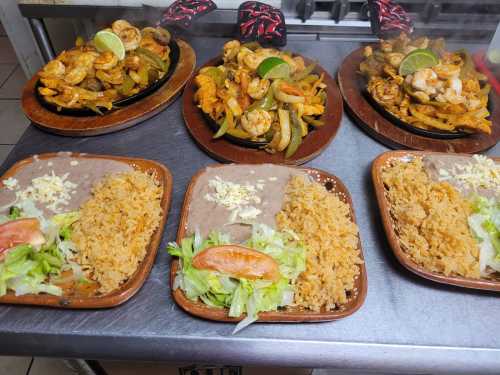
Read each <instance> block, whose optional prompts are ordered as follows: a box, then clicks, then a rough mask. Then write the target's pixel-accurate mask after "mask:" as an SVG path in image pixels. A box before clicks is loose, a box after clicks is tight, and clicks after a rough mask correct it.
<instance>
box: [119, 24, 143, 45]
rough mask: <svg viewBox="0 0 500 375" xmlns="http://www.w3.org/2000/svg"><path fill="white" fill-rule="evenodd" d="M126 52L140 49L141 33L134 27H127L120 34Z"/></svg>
mask: <svg viewBox="0 0 500 375" xmlns="http://www.w3.org/2000/svg"><path fill="white" fill-rule="evenodd" d="M118 36H119V37H120V39H121V40H122V42H123V46H124V47H125V50H126V51H131V50H134V49H136V48H137V47H139V44H140V42H141V39H142V38H141V31H140V30H139V29H138V28H137V27H134V26H131V27H127V28H125V29H123V30H122V31H120V32H119V33H118Z"/></svg>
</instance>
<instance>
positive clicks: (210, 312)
mask: <svg viewBox="0 0 500 375" xmlns="http://www.w3.org/2000/svg"><path fill="white" fill-rule="evenodd" d="M210 167H212V168H213V167H215V168H221V167H224V166H223V165H220V164H215V165H211V166H210ZM290 168H298V169H301V170H304V171H305V172H307V173H308V174H309V175H310V176H311V177H312V178H313V179H314V180H315V181H317V182H319V183H321V184H323V185H325V187H326V189H327V190H328V191H330V192H331V193H332V194H337V195H338V196H339V198H340V199H341V200H342V201H344V202H345V203H347V204H348V205H349V207H350V212H351V218H352V220H353V221H354V222H356V218H355V216H354V209H353V206H352V200H351V196H350V194H349V191H348V190H347V188H346V187H345V186H344V184H343V183H342V181H340V179H339V178H338V177H336V176H334V175H331V174H329V173H327V172H325V171H322V170H319V169H314V168H299V167H290ZM205 170H206V169H205V168H204V169H202V170H200V171H198V172H197V173H196V174H195V175H194V176H193V178H192V179H191V182H190V183H189V186H188V188H187V190H186V195H185V197H184V204H183V206H182V213H181V219H180V223H179V229H178V231H177V242H178V243H180V241H181V240H182V239H183V238H184V237H185V235H186V224H187V219H188V210H189V205H190V204H191V201H192V200H193V198H194V197H193V188H194V186H195V184H196V181H197V180H198V178H199V177H200V176H201V175H202V174H203V173H204V172H205ZM358 247H359V250H360V257H361V259H362V260H364V258H363V249H362V248H361V242H360V241H359V235H358ZM178 268H179V260H178V259H177V258H174V259H173V260H172V263H171V267H170V287H171V288H172V294H173V297H174V300H175V302H177V304H178V305H179V306H180V307H181V308H182V309H183V310H185V311H187V312H188V313H190V314H192V315H195V316H198V317H201V318H204V319H209V320H217V321H223V322H238V321H240V320H242V319H243V318H244V316H242V317H239V318H231V317H229V316H228V315H227V314H228V309H217V308H212V307H209V306H207V305H205V304H204V303H202V302H199V301H191V300H190V299H188V298H187V297H186V296H185V295H184V293H183V292H182V290H180V289H176V290H173V282H174V279H175V275H176V273H177V270H178ZM354 285H355V287H354V288H355V289H354V290H355V292H354V293H352V295H351V298H350V300H349V302H348V303H346V304H344V305H342V306H341V307H340V308H338V309H335V310H331V311H320V312H314V311H307V310H301V309H294V308H287V309H286V310H279V311H268V312H262V313H260V314H259V319H258V321H259V322H296V323H298V322H314V321H315V322H321V321H331V320H337V319H341V318H344V317H346V316H348V315H351V314H353V313H354V312H356V311H357V310H358V309H359V308H360V307H361V305H362V304H363V302H364V300H365V297H366V292H367V285H368V281H367V277H366V268H365V264H364V263H362V264H361V265H360V274H359V275H358V277H357V278H356V280H355V284H354Z"/></svg>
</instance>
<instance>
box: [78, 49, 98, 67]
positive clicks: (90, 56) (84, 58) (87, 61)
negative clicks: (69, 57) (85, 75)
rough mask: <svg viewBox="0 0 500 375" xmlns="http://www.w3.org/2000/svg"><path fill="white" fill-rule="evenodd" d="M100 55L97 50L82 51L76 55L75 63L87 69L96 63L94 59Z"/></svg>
mask: <svg viewBox="0 0 500 375" xmlns="http://www.w3.org/2000/svg"><path fill="white" fill-rule="evenodd" d="M98 56H99V53H97V52H81V53H80V54H79V55H77V56H76V57H75V60H74V65H77V66H80V67H82V68H85V69H90V68H92V65H94V61H95V60H96V59H97V57H98Z"/></svg>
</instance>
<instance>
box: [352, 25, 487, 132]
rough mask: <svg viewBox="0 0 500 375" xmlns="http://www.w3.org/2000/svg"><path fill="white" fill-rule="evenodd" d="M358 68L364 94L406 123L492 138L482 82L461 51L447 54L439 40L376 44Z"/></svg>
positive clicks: (402, 37) (400, 39)
mask: <svg viewBox="0 0 500 375" xmlns="http://www.w3.org/2000/svg"><path fill="white" fill-rule="evenodd" d="M364 56H365V59H364V60H363V61H362V62H361V64H360V66H359V70H360V72H361V73H362V74H363V75H364V76H365V77H366V78H367V91H368V94H369V95H370V96H371V97H372V98H373V99H374V100H375V101H376V102H377V103H378V104H379V105H381V106H382V107H383V108H384V109H385V110H387V111H388V112H390V113H391V114H392V115H394V116H396V117H397V118H399V119H400V120H402V121H403V122H405V123H408V124H410V125H412V126H414V127H417V128H421V129H426V130H439V131H445V132H449V133H453V132H457V131H463V132H469V133H486V134H491V127H492V123H491V121H490V120H488V116H489V115H490V112H489V110H488V108H487V106H488V94H489V91H490V86H489V85H488V84H487V83H485V81H486V77H485V76H484V75H482V74H480V73H478V72H477V71H476V69H475V67H474V63H473V61H472V58H471V56H470V54H469V53H468V52H467V51H466V50H459V51H455V52H450V51H447V50H446V48H445V43H444V40H443V39H442V38H440V39H429V38H426V37H420V38H416V39H411V38H410V37H408V36H407V35H406V34H404V33H402V34H401V35H400V36H399V37H397V38H394V39H389V40H381V41H380V43H379V46H378V47H377V48H374V47H372V46H367V47H365V50H364Z"/></svg>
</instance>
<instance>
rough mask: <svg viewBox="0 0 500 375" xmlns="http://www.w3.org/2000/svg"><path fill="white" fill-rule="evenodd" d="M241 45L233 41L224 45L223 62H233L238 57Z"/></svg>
mask: <svg viewBox="0 0 500 375" xmlns="http://www.w3.org/2000/svg"><path fill="white" fill-rule="evenodd" d="M240 47H241V43H240V42H239V41H237V40H231V41H229V42H227V43H225V44H224V48H223V51H224V52H223V60H224V62H228V61H231V60H232V59H234V58H235V57H236V55H238V52H239V51H240Z"/></svg>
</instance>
